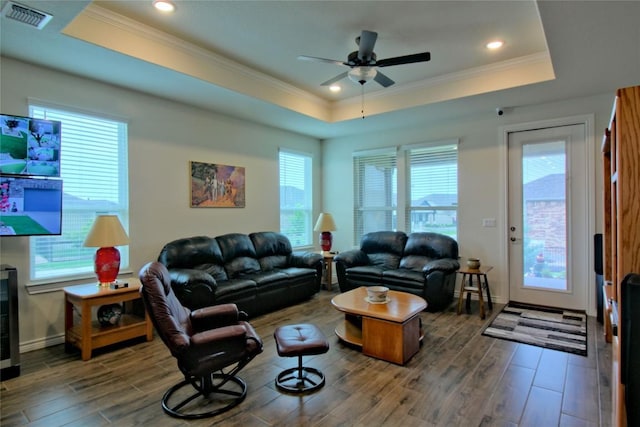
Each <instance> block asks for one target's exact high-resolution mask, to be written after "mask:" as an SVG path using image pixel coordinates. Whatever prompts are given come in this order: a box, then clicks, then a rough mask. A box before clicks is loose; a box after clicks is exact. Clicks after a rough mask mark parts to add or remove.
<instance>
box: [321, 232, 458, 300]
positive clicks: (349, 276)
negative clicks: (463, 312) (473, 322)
mask: <svg viewBox="0 0 640 427" xmlns="http://www.w3.org/2000/svg"><path fill="white" fill-rule="evenodd" d="M333 260H334V261H335V263H336V272H337V274H338V285H339V286H340V291H341V292H346V291H349V290H351V289H354V288H357V287H360V286H373V285H382V286H386V287H388V288H389V289H392V290H395V291H402V292H409V293H412V294H415V295H419V296H421V297H422V298H424V299H425V300H426V301H427V311H440V310H443V309H445V308H446V307H447V306H449V304H451V302H452V300H453V292H454V290H455V283H456V271H457V270H458V268H460V264H459V263H458V243H457V242H456V241H455V240H454V239H452V238H451V237H449V236H445V235H443V234H437V233H411V234H409V235H407V234H405V233H403V232H401V231H377V232H373V233H368V234H365V235H364V236H363V237H362V240H361V242H360V249H355V250H350V251H346V252H341V253H340V254H338V255H336V256H335V257H334V258H333Z"/></svg>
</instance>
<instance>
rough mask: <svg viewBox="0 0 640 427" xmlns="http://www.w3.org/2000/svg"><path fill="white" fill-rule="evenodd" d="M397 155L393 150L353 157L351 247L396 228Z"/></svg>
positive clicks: (360, 154)
mask: <svg viewBox="0 0 640 427" xmlns="http://www.w3.org/2000/svg"><path fill="white" fill-rule="evenodd" d="M396 164H397V154H396V150H395V149H389V150H382V151H375V152H365V153H354V156H353V182H354V191H353V194H354V195H355V200H354V209H353V216H354V221H353V223H354V226H355V227H354V244H355V245H358V244H359V243H360V240H361V238H362V236H363V235H364V234H366V233H369V232H372V231H381V230H395V229H396V227H397V211H396V208H397V190H396V189H397V179H398V178H397V172H398V171H397V166H396Z"/></svg>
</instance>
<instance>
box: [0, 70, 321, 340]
mask: <svg viewBox="0 0 640 427" xmlns="http://www.w3.org/2000/svg"><path fill="white" fill-rule="evenodd" d="M0 59H1V61H0V79H1V81H0V84H1V85H0V91H1V93H2V100H1V102H2V104H1V105H0V110H1V111H2V113H5V114H16V115H27V114H28V103H27V98H29V97H30V98H39V99H42V100H46V101H48V102H53V103H57V104H61V105H68V106H72V107H74V108H80V109H84V110H88V111H94V112H97V113H106V114H108V115H111V116H118V117H122V118H123V119H125V120H126V121H127V122H128V131H129V180H130V193H129V194H130V199H129V206H130V224H129V234H130V240H131V243H130V245H129V249H130V254H131V255H130V262H131V271H132V272H133V273H134V274H137V272H138V270H139V269H140V267H142V265H144V264H145V263H146V262H148V261H151V260H155V259H156V257H157V256H158V253H159V252H160V249H161V248H162V246H163V245H164V244H165V243H167V242H169V241H170V240H173V239H176V238H180V237H188V236H193V235H210V236H216V235H219V234H225V233H230V232H241V233H249V232H252V231H266V230H276V231H277V230H278V229H279V191H278V148H279V147H286V148H291V149H295V150H298V151H303V152H308V153H310V154H311V155H312V156H313V158H314V170H315V175H314V177H313V182H314V190H313V193H314V200H313V202H314V206H315V207H316V212H315V213H314V217H315V216H317V214H318V213H319V212H320V210H321V204H320V203H321V179H320V170H321V168H320V154H321V152H320V150H321V144H320V141H318V140H317V139H314V138H310V137H306V136H302V135H298V134H294V133H291V132H287V131H282V130H278V129H275V128H270V127H267V126H263V125H259V124H253V123H249V122H246V121H241V120H237V119H234V118H230V117H227V116H224V115H221V114H215V113H212V112H209V111H205V110H202V109H198V108H193V107H190V106H187V105H184V104H179V103H175V102H171V101H168V100H165V99H160V98H156V97H153V96H149V95H145V94H142V93H138V92H135V91H130V90H124V89H121V88H118V87H114V86H110V85H105V84H102V83H98V82H95V81H92V80H87V79H83V78H78V77H74V76H71V75H68V74H64V73H59V72H56V71H52V70H48V69H44V68H40V67H36V66H33V65H28V64H25V63H22V62H19V61H15V60H13V59H7V58H4V57H3V58H0ZM63 144H64V142H63ZM63 150H64V149H63ZM63 153H64V151H63ZM191 160H195V161H202V162H210V163H220V164H227V165H234V166H243V167H245V173H246V207H245V208H218V209H211V208H210V209H204V208H201V209H192V208H190V207H189V161H191ZM28 244H29V239H28V238H27V237H18V238H16V237H3V238H0V258H1V262H2V263H6V264H10V265H13V266H15V267H16V268H17V269H18V275H19V276H18V280H19V288H20V293H19V305H20V342H21V349H22V350H23V351H25V350H29V349H33V348H39V347H43V346H46V345H48V344H51V343H56V342H60V339H61V336H62V335H63V334H64V315H63V314H64V313H63V311H64V304H63V302H64V297H63V292H62V291H55V292H48V293H43V294H35V295H30V294H28V293H27V292H26V291H25V286H24V285H25V284H26V282H27V281H28V279H29V277H28V271H29V265H28ZM91 280H93V279H90V280H88V281H91ZM65 285H67V284H65Z"/></svg>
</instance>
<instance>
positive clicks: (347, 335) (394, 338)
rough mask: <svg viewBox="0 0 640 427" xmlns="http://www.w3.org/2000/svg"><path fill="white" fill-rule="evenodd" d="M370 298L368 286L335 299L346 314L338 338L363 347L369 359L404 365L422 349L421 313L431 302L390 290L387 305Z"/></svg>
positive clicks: (339, 328) (333, 300)
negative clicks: (372, 301)
mask: <svg viewBox="0 0 640 427" xmlns="http://www.w3.org/2000/svg"><path fill="white" fill-rule="evenodd" d="M366 297H367V288H366V287H365V286H361V287H359V288H357V289H353V290H351V291H349V292H345V293H342V294H339V295H336V296H335V297H333V299H332V300H331V304H332V305H333V306H334V307H335V308H336V309H338V310H339V311H342V312H344V321H342V322H340V323H339V324H338V325H337V326H336V335H337V336H338V337H339V338H340V339H341V340H343V341H345V342H347V343H349V344H353V345H356V346H358V347H361V348H362V353H363V354H366V355H367V356H371V357H375V358H378V359H382V360H386V361H388V362H392V363H397V364H399V365H404V364H405V363H407V361H408V360H409V359H411V357H412V356H413V355H414V354H416V353H417V352H418V350H419V349H420V340H421V339H422V337H423V333H422V330H421V327H420V326H421V325H420V316H419V314H420V312H421V311H422V310H424V309H425V308H427V302H426V301H425V300H424V299H422V298H420V297H419V296H417V295H412V294H409V293H406V292H397V291H389V294H388V302H387V303H384V304H373V303H369V302H367V301H366Z"/></svg>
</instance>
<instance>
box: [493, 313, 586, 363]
mask: <svg viewBox="0 0 640 427" xmlns="http://www.w3.org/2000/svg"><path fill="white" fill-rule="evenodd" d="M482 335H486V336H489V337H493V338H500V339H504V340H509V341H515V342H520V343H524V344H530V345H535V346H537V347H544V348H549V349H553V350H559V351H564V352H567V353H572V354H577V355H580V356H586V355H587V316H586V314H585V313H581V312H578V311H569V310H563V309H560V308H549V307H538V306H531V305H525V304H519V303H513V302H510V303H509V304H507V305H506V306H505V307H504V309H503V310H502V311H501V312H500V313H499V314H498V316H496V318H495V319H493V321H492V322H491V324H490V325H489V326H487V328H486V329H485V330H484V331H483V332H482Z"/></svg>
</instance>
